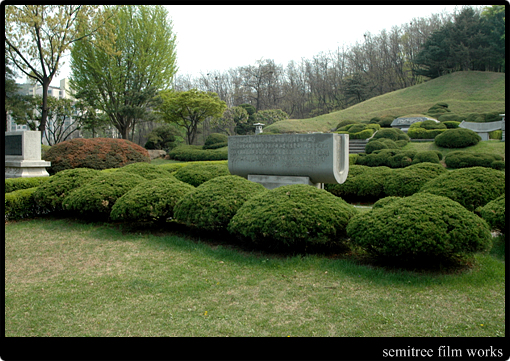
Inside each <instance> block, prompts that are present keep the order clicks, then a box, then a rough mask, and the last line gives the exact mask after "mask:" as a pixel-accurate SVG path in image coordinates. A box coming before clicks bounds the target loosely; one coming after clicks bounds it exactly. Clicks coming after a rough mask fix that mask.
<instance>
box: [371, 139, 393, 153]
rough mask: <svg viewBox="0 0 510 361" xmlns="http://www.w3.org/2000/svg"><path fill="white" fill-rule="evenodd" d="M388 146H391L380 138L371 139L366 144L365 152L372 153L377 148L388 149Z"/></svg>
mask: <svg viewBox="0 0 510 361" xmlns="http://www.w3.org/2000/svg"><path fill="white" fill-rule="evenodd" d="M393 143H395V142H393ZM395 146H396V145H395ZM388 148H389V147H388V146H387V145H386V144H385V143H383V142H381V141H379V140H375V141H370V142H368V143H367V145H366V146H365V153H366V154H371V153H373V152H374V151H375V150H381V149H388Z"/></svg>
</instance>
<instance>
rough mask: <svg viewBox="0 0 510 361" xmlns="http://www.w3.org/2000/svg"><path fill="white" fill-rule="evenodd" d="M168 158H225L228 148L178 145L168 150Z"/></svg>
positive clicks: (199, 159)
mask: <svg viewBox="0 0 510 361" xmlns="http://www.w3.org/2000/svg"><path fill="white" fill-rule="evenodd" d="M168 156H169V158H170V159H175V160H180V161H183V162H196V161H206V160H227V159H228V149H227V148H226V147H223V148H219V149H207V150H204V149H202V147H201V146H198V145H180V146H178V147H175V148H174V149H172V150H171V151H170V152H168Z"/></svg>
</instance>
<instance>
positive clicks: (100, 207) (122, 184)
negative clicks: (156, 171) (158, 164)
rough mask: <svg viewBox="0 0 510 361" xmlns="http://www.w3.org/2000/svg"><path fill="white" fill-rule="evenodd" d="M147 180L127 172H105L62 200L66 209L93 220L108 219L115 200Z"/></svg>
mask: <svg viewBox="0 0 510 361" xmlns="http://www.w3.org/2000/svg"><path fill="white" fill-rule="evenodd" d="M146 181H147V180H146V179H145V178H143V177H142V176H140V175H138V174H132V173H127V172H120V171H119V172H111V173H103V174H100V175H98V176H97V177H95V178H94V179H92V180H91V181H90V182H88V183H87V184H85V185H83V186H81V187H79V188H77V189H75V190H74V191H73V192H71V193H70V194H69V195H68V196H67V197H65V198H64V200H63V202H62V207H63V208H64V210H68V211H71V212H74V213H76V214H79V215H80V216H81V217H84V218H86V219H93V220H108V217H109V216H110V212H111V210H112V207H113V205H114V204H115V202H116V201H117V200H118V199H119V198H120V197H122V196H123V195H124V194H126V193H127V192H128V191H129V190H131V189H133V188H134V187H135V186H137V185H138V184H140V183H144V182H146Z"/></svg>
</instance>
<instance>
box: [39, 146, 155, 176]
mask: <svg viewBox="0 0 510 361" xmlns="http://www.w3.org/2000/svg"><path fill="white" fill-rule="evenodd" d="M44 160H46V161H49V162H51V167H50V168H48V173H50V174H55V173H57V172H60V171H62V170H65V169H73V168H92V169H108V168H120V167H123V166H125V165H127V164H131V163H137V162H147V163H149V162H150V157H149V152H148V151H147V150H146V149H144V148H142V147H140V146H139V145H137V144H135V143H133V142H130V141H129V140H125V139H110V138H92V139H83V138H76V139H71V140H67V141H65V142H61V143H58V144H55V145H54V146H52V147H51V149H49V150H48V151H47V152H46V155H45V157H44Z"/></svg>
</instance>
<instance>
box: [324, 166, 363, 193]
mask: <svg viewBox="0 0 510 361" xmlns="http://www.w3.org/2000/svg"><path fill="white" fill-rule="evenodd" d="M369 169H370V167H367V166H366V165H359V164H353V165H349V173H348V174H347V179H346V180H345V182H343V183H340V184H327V183H326V184H324V189H325V190H327V191H328V192H330V193H331V194H334V195H335V196H337V197H341V198H343V199H346V200H347V199H348V200H353V199H354V198H356V197H357V193H358V192H357V188H356V185H355V184H354V182H353V181H352V180H353V179H354V178H355V177H356V176H358V175H360V174H361V173H363V172H365V171H367V170H369Z"/></svg>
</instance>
